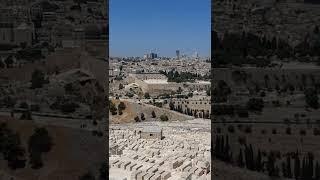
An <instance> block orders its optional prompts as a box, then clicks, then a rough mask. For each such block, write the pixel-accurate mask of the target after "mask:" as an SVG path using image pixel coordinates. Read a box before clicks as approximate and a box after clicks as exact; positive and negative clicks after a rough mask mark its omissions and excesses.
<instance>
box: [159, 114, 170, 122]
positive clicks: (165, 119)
mask: <svg viewBox="0 0 320 180" xmlns="http://www.w3.org/2000/svg"><path fill="white" fill-rule="evenodd" d="M160 120H161V121H168V120H169V118H168V116H167V115H164V114H163V115H161V116H160Z"/></svg>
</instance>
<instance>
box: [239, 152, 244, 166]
mask: <svg viewBox="0 0 320 180" xmlns="http://www.w3.org/2000/svg"><path fill="white" fill-rule="evenodd" d="M238 166H239V167H243V166H244V162H243V155H242V149H241V148H240V152H239V156H238Z"/></svg>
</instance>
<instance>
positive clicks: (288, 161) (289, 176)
mask: <svg viewBox="0 0 320 180" xmlns="http://www.w3.org/2000/svg"><path fill="white" fill-rule="evenodd" d="M287 173H288V176H287V177H288V178H292V172H291V157H290V156H289V155H288V156H287Z"/></svg>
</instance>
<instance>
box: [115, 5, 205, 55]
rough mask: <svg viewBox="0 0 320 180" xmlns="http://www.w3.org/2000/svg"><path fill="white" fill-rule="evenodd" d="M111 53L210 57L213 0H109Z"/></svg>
mask: <svg viewBox="0 0 320 180" xmlns="http://www.w3.org/2000/svg"><path fill="white" fill-rule="evenodd" d="M109 9H110V11H109V13H110V14H109V15H110V18H109V25H110V26H109V27H110V32H109V33H110V34H109V38H110V56H143V54H145V53H147V52H149V51H150V50H152V49H156V51H154V52H156V53H158V54H159V55H160V56H169V57H173V56H175V51H176V50H177V49H179V50H180V51H181V53H180V54H182V53H185V54H188V55H191V54H193V52H194V51H197V52H198V53H199V55H200V56H210V30H211V29H210V28H211V25H210V23H211V20H210V19H211V14H210V13H211V10H210V0H110V1H109Z"/></svg>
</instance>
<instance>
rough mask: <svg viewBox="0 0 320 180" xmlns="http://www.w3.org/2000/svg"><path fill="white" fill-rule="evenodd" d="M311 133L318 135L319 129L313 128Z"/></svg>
mask: <svg viewBox="0 0 320 180" xmlns="http://www.w3.org/2000/svg"><path fill="white" fill-rule="evenodd" d="M313 134H314V135H315V136H319V135H320V130H319V129H318V128H314V129H313Z"/></svg>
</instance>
